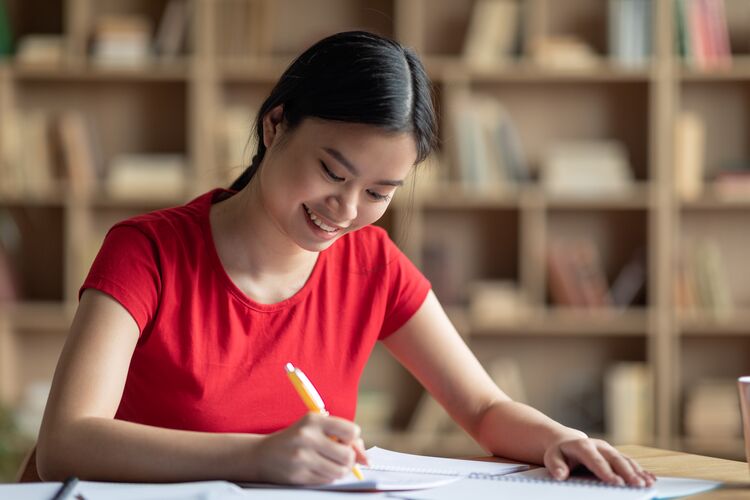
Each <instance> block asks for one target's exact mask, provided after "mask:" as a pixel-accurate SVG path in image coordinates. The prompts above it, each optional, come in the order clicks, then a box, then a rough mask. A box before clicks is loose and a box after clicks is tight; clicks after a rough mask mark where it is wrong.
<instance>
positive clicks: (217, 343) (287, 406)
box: [81, 190, 430, 434]
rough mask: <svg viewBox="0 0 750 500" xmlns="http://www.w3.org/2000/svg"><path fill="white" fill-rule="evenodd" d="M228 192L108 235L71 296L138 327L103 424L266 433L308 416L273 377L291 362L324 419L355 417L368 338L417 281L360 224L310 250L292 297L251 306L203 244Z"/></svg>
mask: <svg viewBox="0 0 750 500" xmlns="http://www.w3.org/2000/svg"><path fill="white" fill-rule="evenodd" d="M228 194H229V193H228V192H227V191H224V190H215V191H211V192H209V193H206V194H204V195H202V196H200V197H198V198H196V199H195V200H193V201H192V202H190V203H188V204H187V205H184V206H180V207H176V208H170V209H166V210H160V211H157V212H153V213H150V214H146V215H142V216H138V217H134V218H132V219H129V220H126V221H124V222H120V223H118V224H116V225H115V226H114V227H113V228H112V229H110V231H109V233H108V234H107V237H106V238H105V240H104V243H103V245H102V248H101V250H100V251H99V254H98V255H97V257H96V259H95V261H94V263H93V265H92V266H91V270H90V271H89V275H88V277H87V278H86V281H85V282H84V284H83V286H82V287H81V293H82V292H83V290H84V289H86V288H95V289H97V290H100V291H102V292H104V293H106V294H108V295H110V296H112V297H113V298H114V299H115V300H117V301H118V302H119V303H120V304H122V305H123V306H124V307H125V309H127V310H128V311H129V312H130V314H131V315H132V316H133V318H134V319H135V321H136V323H137V324H138V327H139V329H140V337H139V340H138V343H137V345H136V348H135V352H134V353H133V358H132V360H131V362H130V369H129V371H128V375H127V381H126V383H125V389H124V393H123V395H122V400H121V401H120V406H119V408H118V410H117V414H116V415H115V418H118V419H122V420H128V421H131V422H138V423H143V424H148V425H154V426H159V427H166V428H173V429H186V430H196V431H208V432H248V433H262V434H263V433H269V432H274V431H276V430H279V429H282V428H284V427H286V426H288V425H290V424H292V423H293V422H295V421H296V420H297V419H299V418H300V417H301V416H302V415H303V414H304V413H305V412H306V409H305V406H304V405H303V404H302V402H301V400H300V398H299V396H298V395H297V394H296V393H295V392H294V389H293V387H292V385H291V384H290V383H289V382H288V380H287V376H286V374H285V371H284V365H285V364H286V363H287V362H291V363H293V364H294V365H295V366H297V367H299V368H301V369H302V370H303V371H304V372H305V373H306V374H307V376H308V377H309V378H310V380H311V381H312V382H313V384H314V385H315V386H316V388H317V389H318V392H320V394H321V396H322V397H323V400H324V401H325V403H326V407H327V409H328V410H329V411H330V412H331V414H333V415H336V416H340V417H344V418H347V419H353V418H354V412H355V408H356V397H357V386H358V383H359V378H360V375H361V373H362V369H363V367H364V365H365V362H366V361H367V358H368V356H369V355H370V352H371V350H372V348H373V346H374V344H375V342H376V341H377V340H379V339H383V338H385V337H387V336H388V335H389V334H391V333H393V332H394V331H396V330H397V329H398V328H400V327H401V326H402V325H403V324H404V323H405V322H406V321H407V320H408V319H409V318H410V317H411V316H412V315H413V314H414V313H415V312H416V311H417V309H419V307H420V306H421V305H422V303H423V302H424V299H425V297H426V295H427V292H428V290H429V288H430V284H429V282H428V281H427V279H426V278H425V277H424V276H423V275H422V274H421V273H420V272H419V271H418V270H417V269H416V268H415V267H414V265H413V264H412V263H411V262H410V261H409V260H408V259H407V258H406V257H405V256H404V255H403V254H402V253H401V252H400V251H399V249H398V248H397V247H396V246H395V245H394V244H393V242H391V240H390V239H389V238H388V235H387V234H386V232H385V231H384V230H382V229H380V228H377V227H373V226H368V227H364V228H362V229H360V230H358V231H355V232H353V233H348V234H346V235H344V236H342V237H341V238H340V239H339V240H338V241H336V242H335V243H334V244H333V245H331V246H330V247H329V248H328V249H326V250H324V251H323V252H321V253H320V255H319V257H318V260H317V262H316V264H315V267H314V269H313V271H312V273H311V275H310V277H309V278H308V280H307V282H306V283H305V285H304V286H303V287H302V289H300V290H299V291H298V292H297V293H296V294H294V295H293V296H292V297H290V298H288V299H286V300H284V301H282V302H279V303H276V304H261V303H258V302H255V301H253V300H252V299H250V298H249V297H247V295H245V294H244V293H243V292H242V291H241V290H240V289H239V288H238V287H237V286H236V285H235V284H234V283H233V282H232V281H231V279H230V278H229V276H228V275H227V273H226V272H225V270H224V268H223V267H222V264H221V261H220V260H219V256H218V254H217V253H216V247H215V246H214V243H213V238H212V236H211V229H210V223H209V217H208V215H209V209H210V206H211V203H213V202H215V201H216V200H217V197H219V196H227V195H228Z"/></svg>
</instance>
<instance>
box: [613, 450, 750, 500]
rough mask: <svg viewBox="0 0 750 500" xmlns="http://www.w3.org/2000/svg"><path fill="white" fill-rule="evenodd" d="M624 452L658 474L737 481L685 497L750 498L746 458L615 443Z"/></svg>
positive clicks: (749, 476)
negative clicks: (727, 458) (742, 459)
mask: <svg viewBox="0 0 750 500" xmlns="http://www.w3.org/2000/svg"><path fill="white" fill-rule="evenodd" d="M617 449H618V450H620V451H621V452H622V453H624V454H625V455H627V456H629V457H631V458H633V459H635V460H636V461H637V462H638V463H639V464H641V465H642V466H643V467H644V468H646V469H648V470H650V471H651V472H653V473H654V474H656V475H657V476H674V477H694V478H698V479H712V480H714V481H728V482H731V483H733V484H734V485H736V486H735V487H731V488H728V489H723V490H722V489H718V490H714V491H709V492H707V493H703V494H701V495H694V496H690V497H688V498H690V499H692V498H695V499H696V500H697V499H700V500H710V499H713V500H718V499H722V500H730V499H732V500H735V499H737V500H739V499H750V469H748V465H747V463H745V462H735V461H734V460H724V459H721V458H713V457H704V456H701V455H691V454H689V453H681V452H679V451H669V450H660V449H656V448H647V447H645V446H618V447H617Z"/></svg>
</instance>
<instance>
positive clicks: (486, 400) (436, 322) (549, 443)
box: [383, 292, 653, 485]
mask: <svg viewBox="0 0 750 500" xmlns="http://www.w3.org/2000/svg"><path fill="white" fill-rule="evenodd" d="M383 343H384V344H385V346H386V347H387V348H388V350H389V351H390V352H391V353H392V354H393V355H394V356H395V357H396V358H397V359H398V360H399V361H400V362H401V363H402V364H403V365H404V366H405V367H406V368H407V369H408V370H409V371H410V372H411V373H412V374H413V375H414V376H415V377H416V378H417V379H418V380H419V381H420V382H421V383H422V384H423V385H424V386H425V388H426V389H427V390H428V391H429V392H430V393H431V394H432V395H433V396H434V397H435V399H437V400H438V401H439V402H440V403H441V404H442V405H443V406H444V407H445V408H446V410H447V411H448V413H450V415H451V416H452V417H453V419H454V420H456V422H458V423H459V424H460V425H461V426H462V427H463V428H464V429H466V431H467V432H468V433H469V434H470V435H471V436H472V437H474V439H475V440H476V441H477V442H478V443H479V444H480V445H481V446H482V447H483V448H485V449H486V450H488V451H489V452H491V453H492V454H493V455H498V456H503V457H507V458H513V459H516V460H520V461H523V462H531V463H538V464H544V465H545V466H547V468H549V469H550V471H552V472H553V474H555V475H556V477H559V478H564V477H567V476H568V474H569V472H570V469H571V468H572V467H575V466H576V465H578V464H583V465H585V466H586V467H588V468H589V469H590V470H591V471H592V472H593V473H595V474H596V475H597V476H598V477H599V478H601V479H602V480H604V481H608V482H612V483H619V482H622V480H623V479H624V480H625V481H627V482H628V483H629V484H638V485H639V484H641V481H643V483H645V484H650V483H651V482H652V481H653V476H652V475H651V474H650V473H648V472H645V471H643V470H642V469H641V468H640V467H639V466H638V465H637V464H636V463H635V462H633V461H632V460H630V459H628V458H626V457H624V456H622V455H621V454H620V453H619V452H618V451H617V450H615V449H614V448H613V447H612V446H610V445H609V444H607V443H605V442H604V441H601V440H595V439H589V438H588V437H587V436H586V435H585V434H584V433H583V432H580V431H577V430H575V429H571V428H569V427H565V426H564V425H562V424H560V423H558V422H556V421H554V420H552V419H551V418H549V417H547V416H545V415H544V414H542V413H541V412H539V411H537V410H535V409H533V408H531V407H530V406H527V405H524V404H522V403H518V402H515V401H512V400H511V399H510V398H509V397H508V396H507V395H506V394H505V393H503V392H502V391H501V390H500V389H499V388H498V387H497V386H496V385H495V383H494V382H493V381H492V379H491V378H490V377H489V375H487V372H486V371H485V370H484V369H483V368H482V366H481V365H480V363H479V361H478V360H477V359H476V357H475V356H474V355H473V354H472V352H471V351H470V350H469V348H468V347H467V345H466V344H465V343H464V341H463V340H462V339H461V337H460V335H459V334H458V332H457V331H456V329H455V328H454V327H453V325H452V324H451V322H450V320H449V319H448V317H447V316H446V314H445V311H443V308H442V307H441V305H440V303H439V302H438V300H437V298H436V297H435V295H434V294H433V293H432V292H430V293H429V294H428V296H427V298H426V299H425V301H424V303H423V304H422V306H421V307H420V309H419V310H418V311H417V312H416V314H414V316H413V317H412V318H411V319H410V320H409V321H408V322H407V323H406V324H405V325H404V326H403V327H401V328H400V329H399V330H398V331H396V332H395V333H393V334H392V335H391V336H389V337H388V338H387V339H385V340H384V342H383ZM558 470H559V471H560V473H559V475H558V474H557V471H558Z"/></svg>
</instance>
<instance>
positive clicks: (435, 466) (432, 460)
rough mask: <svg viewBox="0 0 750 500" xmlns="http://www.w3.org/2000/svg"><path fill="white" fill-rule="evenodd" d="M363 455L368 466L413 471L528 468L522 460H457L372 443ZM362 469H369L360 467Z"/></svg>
mask: <svg viewBox="0 0 750 500" xmlns="http://www.w3.org/2000/svg"><path fill="white" fill-rule="evenodd" d="M367 458H368V459H369V460H370V465H371V468H372V469H377V470H400V471H404V470H408V471H413V472H427V473H438V474H445V475H453V476H460V477H467V476H470V475H472V474H480V475H489V476H502V475H505V474H510V473H512V472H517V471H522V470H526V469H528V468H529V466H528V465H526V464H518V463H510V462H481V461H478V460H461V459H457V458H440V457H427V456H423V455H412V454H409V453H399V452H396V451H390V450H384V449H382V448H378V447H377V446H373V447H372V448H370V449H369V450H367ZM362 470H363V472H364V471H366V470H369V468H368V467H362Z"/></svg>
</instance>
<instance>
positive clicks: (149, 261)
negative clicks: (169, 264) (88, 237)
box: [78, 224, 161, 334]
mask: <svg viewBox="0 0 750 500" xmlns="http://www.w3.org/2000/svg"><path fill="white" fill-rule="evenodd" d="M87 288H94V289H96V290H99V291H101V292H103V293H106V294H107V295H109V296H111V297H112V298H114V299H115V300H116V301H117V302H119V303H120V304H122V306H123V307H124V308H125V309H127V311H128V312H129V313H130V315H131V316H132V317H133V319H135V322H136V323H137V324H138V329H139V332H140V333H141V334H142V333H143V330H144V328H146V325H147V324H148V323H149V321H151V319H152V318H153V317H154V314H155V312H156V309H157V306H158V303H159V296H160V294H161V273H160V269H159V258H158V252H157V250H156V248H155V245H154V243H153V242H152V240H151V239H150V238H149V237H148V236H147V235H146V234H145V233H144V232H142V231H141V230H140V229H138V228H137V227H135V226H131V225H124V224H119V225H116V226H115V227H113V228H112V229H110V231H109V233H107V236H106V237H105V238H104V243H102V247H101V249H100V250H99V253H98V254H97V256H96V259H94V263H93V264H92V265H91V269H90V270H89V274H88V276H87V277H86V280H85V281H84V282H83V285H82V286H81V289H80V290H79V292H78V297H79V299H80V297H81V294H82V293H83V291H84V290H85V289H87Z"/></svg>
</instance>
